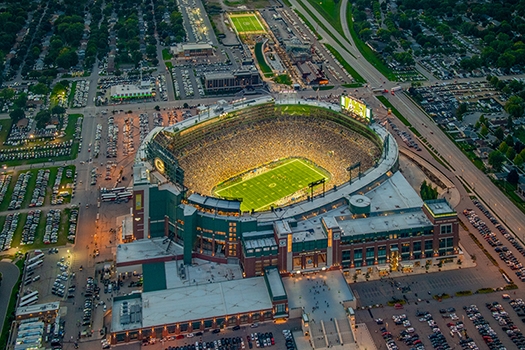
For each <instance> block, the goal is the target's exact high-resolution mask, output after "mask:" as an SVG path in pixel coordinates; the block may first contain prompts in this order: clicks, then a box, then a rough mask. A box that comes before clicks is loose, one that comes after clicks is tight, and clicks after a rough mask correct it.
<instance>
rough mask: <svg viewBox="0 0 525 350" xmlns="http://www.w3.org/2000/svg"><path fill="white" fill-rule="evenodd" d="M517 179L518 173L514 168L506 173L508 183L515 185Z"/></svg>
mask: <svg viewBox="0 0 525 350" xmlns="http://www.w3.org/2000/svg"><path fill="white" fill-rule="evenodd" d="M519 180H520V175H519V174H518V172H517V171H516V169H512V170H511V171H509V173H508V174H507V182H508V183H510V184H512V185H517V184H518V181H519Z"/></svg>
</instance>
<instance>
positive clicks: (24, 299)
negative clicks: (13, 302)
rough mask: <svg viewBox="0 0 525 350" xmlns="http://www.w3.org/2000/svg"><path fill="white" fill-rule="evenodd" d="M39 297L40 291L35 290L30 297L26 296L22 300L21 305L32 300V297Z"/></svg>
mask: <svg viewBox="0 0 525 350" xmlns="http://www.w3.org/2000/svg"><path fill="white" fill-rule="evenodd" d="M35 296H38V291H37V290H35V291H34V292H31V293H29V294H28V295H24V296H23V297H21V298H20V303H23V302H24V301H27V300H28V299H31V298H32V297H35Z"/></svg>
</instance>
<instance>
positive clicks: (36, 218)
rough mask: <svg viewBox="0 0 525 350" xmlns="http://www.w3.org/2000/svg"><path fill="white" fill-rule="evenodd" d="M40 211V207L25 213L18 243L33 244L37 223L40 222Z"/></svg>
mask: <svg viewBox="0 0 525 350" xmlns="http://www.w3.org/2000/svg"><path fill="white" fill-rule="evenodd" d="M41 213H42V211H41V210H40V209H37V210H31V211H30V212H29V213H27V217H26V223H25V224H24V228H23V229H22V238H21V240H20V245H26V244H33V243H34V242H35V235H36V230H37V228H38V224H39V223H40V214H41Z"/></svg>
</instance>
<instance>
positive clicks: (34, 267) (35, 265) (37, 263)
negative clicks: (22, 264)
mask: <svg viewBox="0 0 525 350" xmlns="http://www.w3.org/2000/svg"><path fill="white" fill-rule="evenodd" d="M43 263H44V260H38V261H37V262H35V263H32V264H31V265H28V266H27V268H26V271H31V270H33V269H36V268H37V267H40V266H42V264H43Z"/></svg>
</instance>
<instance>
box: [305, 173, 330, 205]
mask: <svg viewBox="0 0 525 350" xmlns="http://www.w3.org/2000/svg"><path fill="white" fill-rule="evenodd" d="M325 182H326V179H324V178H323V179H321V180H317V181H313V182H310V183H309V184H308V187H310V201H313V200H314V187H315V186H317V185H320V184H323V197H324V192H325Z"/></svg>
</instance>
